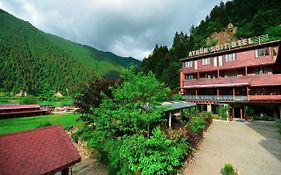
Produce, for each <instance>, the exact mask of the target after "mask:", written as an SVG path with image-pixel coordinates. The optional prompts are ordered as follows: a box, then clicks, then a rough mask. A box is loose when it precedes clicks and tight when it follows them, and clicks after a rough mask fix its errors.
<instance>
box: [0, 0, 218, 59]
mask: <svg viewBox="0 0 281 175" xmlns="http://www.w3.org/2000/svg"><path fill="white" fill-rule="evenodd" d="M220 1H221V0H212V1H211V0H208V1H206V0H196V1H194V0H153V1H151V0H141V1H140V0H79V1H75V0H72V1H70V0H59V1H58V0H48V1H46V0H0V8H2V9H3V10H6V11H8V12H9V13H11V14H13V15H15V16H17V17H19V18H21V19H24V20H26V21H29V22H30V23H32V24H33V25H34V26H36V27H37V28H39V29H41V30H43V31H45V32H48V33H52V34H55V35H58V36H61V37H64V38H66V39H70V40H72V41H74V42H78V43H81V44H86V45H90V46H93V47H95V48H97V49H100V50H103V51H111V52H114V53H116V54H118V55H121V56H132V57H135V58H137V59H143V58H144V57H147V56H148V55H149V54H150V53H151V51H152V50H153V48H154V46H155V45H156V44H159V45H167V46H171V44H172V41H173V37H174V34H175V32H176V31H183V32H188V31H189V28H190V26H191V25H192V24H194V25H198V24H199V22H200V21H201V20H202V19H204V18H205V16H206V15H208V14H209V12H210V10H211V9H212V8H213V7H214V6H215V5H217V4H219V2H220Z"/></svg>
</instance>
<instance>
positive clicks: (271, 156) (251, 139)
mask: <svg viewBox="0 0 281 175" xmlns="http://www.w3.org/2000/svg"><path fill="white" fill-rule="evenodd" d="M199 148H200V150H199V151H198V152H197V153H196V154H195V157H194V160H193V161H192V162H191V163H190V164H188V165H187V167H186V168H185V170H184V173H183V174H184V175H220V174H221V169H222V168H223V166H224V164H225V163H227V162H230V163H232V164H233V165H234V167H235V168H237V169H238V171H239V172H240V174H241V175H280V174H281V137H280V136H279V135H278V133H277V132H276V128H275V127H274V123H273V122H238V121H233V122H224V121H214V123H213V124H212V125H211V126H210V128H209V130H208V131H207V132H206V133H205V138H204V140H203V141H202V143H201V145H200V146H199Z"/></svg>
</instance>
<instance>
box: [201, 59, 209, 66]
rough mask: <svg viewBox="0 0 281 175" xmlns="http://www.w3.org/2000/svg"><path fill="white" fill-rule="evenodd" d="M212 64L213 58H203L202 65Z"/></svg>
mask: <svg viewBox="0 0 281 175" xmlns="http://www.w3.org/2000/svg"><path fill="white" fill-rule="evenodd" d="M207 64H211V58H203V59H202V65H207Z"/></svg>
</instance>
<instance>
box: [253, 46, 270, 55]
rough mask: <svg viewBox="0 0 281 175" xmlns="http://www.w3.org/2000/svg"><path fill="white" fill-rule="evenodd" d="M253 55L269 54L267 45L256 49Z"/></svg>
mask: <svg viewBox="0 0 281 175" xmlns="http://www.w3.org/2000/svg"><path fill="white" fill-rule="evenodd" d="M255 55H256V57H260V56H266V55H269V50H268V47H265V48H260V49H256V50H255Z"/></svg>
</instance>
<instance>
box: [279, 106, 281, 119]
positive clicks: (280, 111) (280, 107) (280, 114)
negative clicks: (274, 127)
mask: <svg viewBox="0 0 281 175" xmlns="http://www.w3.org/2000/svg"><path fill="white" fill-rule="evenodd" d="M279 117H280V119H281V105H279Z"/></svg>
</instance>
